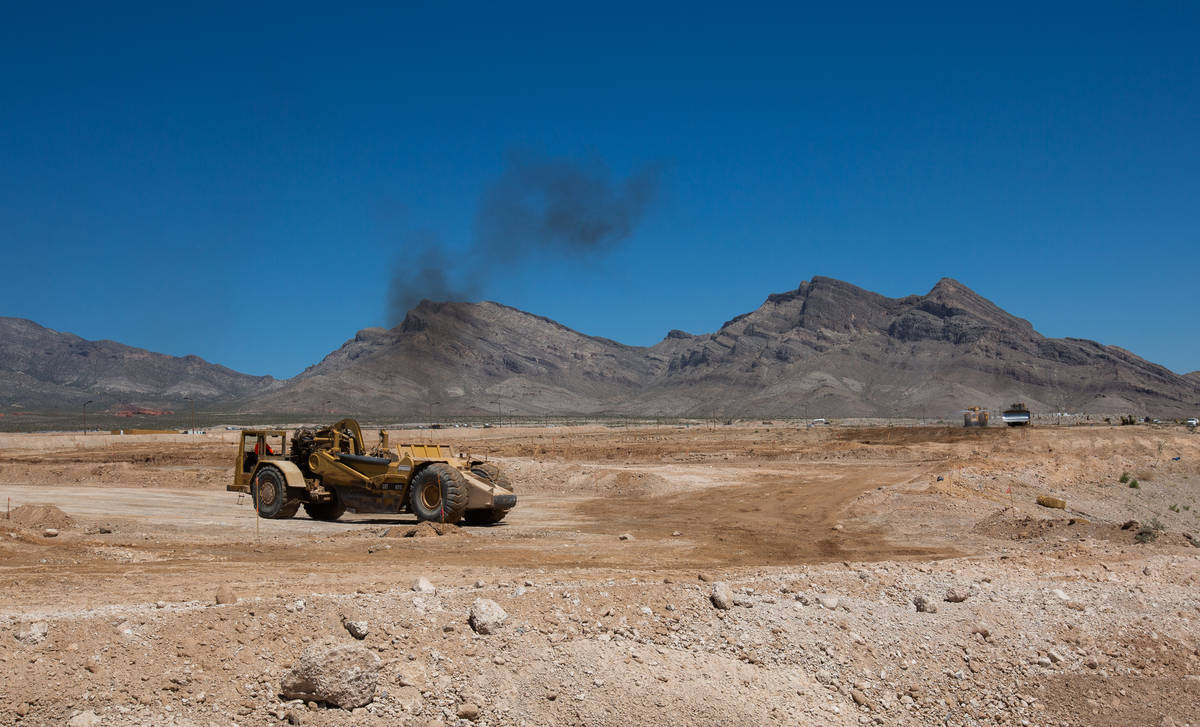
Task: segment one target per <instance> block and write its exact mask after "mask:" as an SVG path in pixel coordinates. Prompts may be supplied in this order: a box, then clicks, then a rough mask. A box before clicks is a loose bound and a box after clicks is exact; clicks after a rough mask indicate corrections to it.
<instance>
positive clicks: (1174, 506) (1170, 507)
mask: <svg viewBox="0 0 1200 727" xmlns="http://www.w3.org/2000/svg"><path fill="white" fill-rule="evenodd" d="M1167 509H1168V510H1170V511H1171V512H1179V506H1178V505H1168V506H1167Z"/></svg>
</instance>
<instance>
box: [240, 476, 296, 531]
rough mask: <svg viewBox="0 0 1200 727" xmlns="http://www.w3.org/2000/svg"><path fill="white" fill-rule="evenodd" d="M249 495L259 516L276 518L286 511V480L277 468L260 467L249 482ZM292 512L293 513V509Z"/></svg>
mask: <svg viewBox="0 0 1200 727" xmlns="http://www.w3.org/2000/svg"><path fill="white" fill-rule="evenodd" d="M250 495H251V497H252V498H253V500H252V502H253V503H254V509H255V510H257V511H258V516H259V517H261V518H267V519H272V520H273V519H276V518H278V517H279V516H280V514H281V513H284V512H286V510H285V509H284V508H285V506H286V505H287V480H285V479H284V477H283V473H282V472H280V471H279V470H278V469H276V468H274V467H261V468H259V470H258V472H256V473H255V474H254V480H253V481H252V482H251V483H250ZM292 513H293V514H295V510H293V511H292ZM285 517H290V515H285Z"/></svg>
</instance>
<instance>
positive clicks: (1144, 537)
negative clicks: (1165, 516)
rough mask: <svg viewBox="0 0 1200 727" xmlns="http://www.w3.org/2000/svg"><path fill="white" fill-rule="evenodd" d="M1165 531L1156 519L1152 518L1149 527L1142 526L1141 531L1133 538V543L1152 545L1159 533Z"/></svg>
mask: <svg viewBox="0 0 1200 727" xmlns="http://www.w3.org/2000/svg"><path fill="white" fill-rule="evenodd" d="M1165 529H1166V528H1164V527H1163V524H1162V523H1160V522H1159V521H1158V518H1154V519H1153V520H1151V521H1150V524H1149V525H1143V526H1142V529H1141V530H1139V531H1137V535H1134V536H1133V541H1134V542H1135V543H1153V542H1154V541H1155V540H1158V535H1159V533H1161V532H1162V531H1163V530H1165Z"/></svg>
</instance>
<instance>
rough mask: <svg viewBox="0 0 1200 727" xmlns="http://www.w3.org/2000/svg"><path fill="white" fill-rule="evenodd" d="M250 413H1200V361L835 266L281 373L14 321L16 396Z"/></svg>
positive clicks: (430, 310)
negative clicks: (731, 306) (574, 322)
mask: <svg viewBox="0 0 1200 727" xmlns="http://www.w3.org/2000/svg"><path fill="white" fill-rule="evenodd" d="M183 396H192V397H193V398H195V399H197V400H200V401H204V402H206V403H207V404H209V405H210V408H225V409H229V410H234V411H242V412H245V413H253V412H279V411H296V412H315V411H327V410H328V409H329V408H330V407H331V406H332V405H334V404H335V403H336V406H337V408H338V409H340V410H343V411H355V412H361V413H364V414H377V413H378V414H382V413H393V414H396V413H402V412H407V414H404V416H406V417H409V418H419V417H420V416H421V415H424V416H429V417H434V418H436V417H438V416H441V417H445V416H449V415H452V414H458V415H464V414H474V415H482V414H487V413H493V412H494V413H505V412H507V413H511V414H521V415H613V416H622V415H631V416H633V415H636V416H738V415H744V416H758V415H762V416H805V415H812V416H842V417H844V416H880V415H910V416H916V415H920V416H924V415H927V414H936V415H938V416H945V415H947V414H949V413H952V412H955V411H957V410H959V409H962V408H963V407H966V406H971V405H981V406H988V407H993V408H994V407H1002V406H1006V405H1007V404H1008V403H1011V402H1012V401H1025V402H1026V403H1028V404H1029V405H1030V406H1031V407H1033V408H1034V409H1035V410H1037V411H1062V410H1070V411H1080V412H1086V413H1095V414H1111V413H1119V412H1142V411H1147V412H1154V413H1156V414H1159V415H1163V416H1170V415H1176V414H1178V415H1192V412H1194V411H1196V410H1200V371H1197V372H1192V373H1189V374H1183V375H1180V374H1175V373H1174V372H1171V371H1170V370H1168V369H1166V368H1165V367H1163V366H1160V365H1158V364H1154V363H1152V362H1149V361H1146V360H1145V359H1142V358H1140V357H1138V356H1136V355H1135V354H1133V353H1131V352H1129V351H1126V350H1125V349H1122V348H1120V347H1117V346H1106V345H1103V344H1100V343H1097V342H1095V341H1091V340H1087V339H1078V338H1047V337H1045V336H1043V335H1042V334H1040V333H1038V332H1037V330H1036V329H1035V328H1034V326H1033V324H1032V323H1030V322H1029V321H1027V320H1025V319H1022V318H1019V317H1016V316H1013V315H1012V314H1010V313H1008V312H1007V311H1004V310H1003V309H1001V308H1000V307H999V306H996V305H995V304H994V303H992V302H991V301H989V300H987V299H986V298H984V297H983V296H980V295H979V294H978V293H976V292H975V291H973V290H971V289H970V288H969V287H967V286H966V285H964V284H962V283H960V282H959V281H957V280H954V279H952V278H942V279H940V280H939V281H938V282H937V283H936V284H935V285H934V286H933V287H932V288H931V289H930V290H929V292H928V293H925V294H924V295H915V294H914V295H908V296H903V297H899V298H889V297H886V296H883V295H880V294H878V293H874V292H872V291H868V290H865V289H863V288H860V287H858V286H855V285H853V284H851V283H848V282H844V281H840V280H836V279H833V278H827V277H822V276H816V277H813V278H812V279H811V280H807V281H803V282H801V283H800V284H799V286H798V287H797V288H796V289H795V290H791V291H785V292H782V293H772V294H770V295H768V296H767V297H766V298H765V299H764V300H763V302H762V304H760V305H759V306H758V307H757V308H755V309H754V310H752V311H748V312H746V313H743V314H741V315H738V316H734V317H733V318H731V319H729V320H728V321H726V322H725V323H723V324H722V325H721V326H720V327H719V328H718V329H717V330H715V331H712V332H710V333H700V334H693V333H688V332H686V331H682V330H678V329H672V330H670V331H668V332H667V334H666V335H665V336H664V337H663V338H662V340H660V341H658V342H657V343H655V344H654V345H652V346H631V345H627V344H622V343H620V342H617V341H613V340H611V339H608V338H603V337H599V336H591V335H587V334H584V333H581V332H579V331H575V330H573V329H571V328H569V327H567V326H565V325H563V324H561V323H558V322H557V321H554V320H552V319H550V318H547V317H545V316H540V315H537V314H534V313H529V312H527V311H522V310H519V309H517V308H513V307H511V306H507V305H504V304H502V303H496V302H491V301H484V302H481V303H464V302H432V301H422V302H421V303H420V304H419V305H417V306H416V307H414V308H413V309H412V310H410V311H409V312H408V314H407V315H406V316H405V317H404V319H403V321H401V323H400V324H398V325H397V326H395V327H393V328H391V329H385V328H378V327H376V328H364V329H362V330H360V331H358V332H357V333H355V335H354V336H353V337H352V338H350V339H348V340H347V341H346V342H345V343H343V344H342V345H341V346H339V347H338V348H337V349H335V350H333V351H331V352H329V353H328V354H327V355H326V356H324V357H323V358H322V359H321V360H320V361H318V362H316V363H314V364H313V365H311V366H309V367H308V368H306V369H305V370H304V371H302V372H301V373H300V374H298V375H296V376H295V377H292V378H291V379H286V380H282V381H278V380H275V379H272V378H271V377H254V376H247V375H245V374H240V373H238V372H236V371H232V370H231V369H227V368H225V367H223V366H220V365H217V364H211V363H209V362H207V361H204V360H203V359H200V358H198V357H194V356H186V357H172V356H166V355H163V354H156V353H153V352H150V351H146V350H144V349H137V348H134V347H130V346H125V345H124V344H120V343H116V342H112V341H86V340H84V339H82V338H79V337H78V336H74V335H73V334H64V333H59V332H57V331H52V330H50V329H47V328H44V327H42V326H39V325H38V324H36V323H34V322H32V321H25V320H23V319H12V318H0V403H4V404H6V405H11V404H15V403H20V404H22V405H27V406H28V405H34V406H59V407H66V406H77V405H79V404H81V403H82V402H83V401H85V400H86V399H96V400H97V401H105V402H112V403H117V402H136V403H137V404H148V405H153V404H159V403H164V402H174V403H176V404H178V402H179V400H180V399H181V398H182V397H183Z"/></svg>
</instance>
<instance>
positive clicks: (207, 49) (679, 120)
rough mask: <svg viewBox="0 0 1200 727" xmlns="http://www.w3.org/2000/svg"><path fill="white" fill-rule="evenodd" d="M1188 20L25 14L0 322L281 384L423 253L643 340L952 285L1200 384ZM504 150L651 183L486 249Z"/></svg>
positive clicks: (575, 10) (1199, 243) (571, 320)
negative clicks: (826, 293) (648, 188)
mask: <svg viewBox="0 0 1200 727" xmlns="http://www.w3.org/2000/svg"><path fill="white" fill-rule="evenodd" d="M1195 8H1196V6H1194V5H1189V4H1182V3H1180V4H1170V5H1161V6H1158V7H1143V6H1142V5H1134V4H1129V5H1110V4H1103V3H1100V4H1096V3H1092V4H1088V5H1086V6H1085V5H1077V6H1072V5H1063V4H1059V5H1057V6H1056V8H1054V9H1047V7H1044V6H1043V5H1041V4H1038V5H1017V4H1005V5H1002V6H996V7H992V8H978V9H964V8H962V7H960V6H959V4H955V5H949V4H948V5H944V6H935V5H927V6H922V7H905V8H903V9H897V8H895V7H894V5H893V4H880V5H873V4H856V5H851V6H844V8H843V9H840V10H836V11H835V10H829V9H823V8H818V9H813V8H808V7H805V6H803V5H795V6H791V7H788V8H786V9H784V8H781V7H775V6H770V5H761V6H754V5H747V4H742V5H737V6H732V5H728V4H724V5H712V6H704V5H696V4H679V5H665V4H664V5H648V4H640V5H621V4H603V5H596V4H592V5H580V6H573V5H571V4H562V3H556V4H550V5H546V6H535V5H526V6H520V7H516V6H507V7H504V8H502V9H497V7H496V6H495V5H494V4H487V5H480V6H474V7H472V6H467V5H447V4H430V5H427V6H425V5H407V6H402V5H399V4H392V5H389V6H385V7H370V6H361V5H354V4H342V5H339V6H324V7H322V6H305V5H303V4H297V3H289V4H286V5H284V4H279V5H259V6H257V7H255V8H250V9H247V8H244V7H241V6H240V5H233V4H228V5H225V4H220V3H210V4H206V5H204V6H203V7H202V8H198V9H194V10H189V9H186V8H183V7H176V6H175V5H174V4H163V3H156V4H146V5H142V6H138V5H134V4H125V5H123V6H119V7H118V6H104V7H101V6H96V5H95V4H83V3H80V4H78V5H77V6H76V7H68V6H61V7H55V8H49V9H46V8H37V9H33V8H30V7H26V8H20V9H15V8H10V9H9V11H8V13H7V16H6V22H5V23H4V24H3V25H2V26H0V64H2V65H3V68H4V69H5V72H4V73H3V74H0V246H2V249H3V251H4V254H5V261H6V264H7V267H8V270H9V275H8V279H7V280H6V282H5V285H4V286H3V287H0V315H8V316H19V317H24V318H30V319H33V320H35V321H37V322H39V323H41V324H43V325H46V326H49V327H51V328H55V329H58V330H65V331H70V332H73V333H77V334H79V335H82V336H84V337H86V338H109V339H113V340H117V341H121V342H123V343H128V344H131V345H136V346H142V347H145V348H149V349H153V350H157V351H162V352H165V353H171V354H179V355H182V354H189V353H194V354H197V355H200V356H203V357H204V358H207V359H209V360H211V361H215V362H218V363H222V364H225V365H227V366H230V367H233V368H235V369H238V370H242V371H246V372H248V373H254V374H263V373H269V374H273V375H276V376H290V375H293V374H295V373H297V372H299V371H300V370H301V369H303V368H304V367H305V366H307V365H309V364H312V363H315V362H316V361H318V360H319V359H320V358H321V357H322V356H323V355H324V354H326V353H328V352H329V351H331V350H333V349H334V348H336V347H337V346H339V345H340V344H341V343H342V342H343V341H345V340H346V339H348V338H350V337H352V336H353V334H354V332H355V331H356V330H358V329H360V328H364V327H368V326H376V325H387V324H388V320H387V289H388V283H389V280H390V278H391V276H392V274H393V271H394V269H395V266H396V265H397V264H404V263H405V262H406V261H416V260H418V259H419V258H420V257H421V253H422V249H423V248H425V247H430V246H432V247H437V248H438V249H439V250H441V251H442V252H443V253H444V255H445V256H446V258H447V259H448V260H450V261H451V263H450V266H449V267H450V268H451V269H450V270H448V273H449V274H450V275H451V276H452V277H453V276H457V275H460V274H461V275H466V274H468V273H470V274H472V275H476V276H479V278H480V280H482V282H481V284H480V286H479V289H478V291H477V292H478V295H479V297H481V298H486V299H490V300H496V301H499V302H502V303H506V304H509V305H512V306H516V307H518V308H522V309H524V310H528V311H531V312H534V313H537V314H539V315H544V316H548V317H550V318H553V319H555V320H558V321H560V322H562V323H564V324H565V325H568V326H571V327H572V328H575V329H577V330H580V331H582V332H584V333H588V334H593V335H600V336H606V337H609V338H613V339H616V340H618V341H622V342H625V343H630V344H644V345H648V344H652V343H654V342H656V341H658V340H659V339H661V338H662V337H663V336H664V335H665V334H666V332H667V331H668V330H669V329H671V328H681V329H684V330H688V331H691V332H694V333H701V332H708V331H713V330H715V329H716V328H718V327H719V326H720V325H721V324H722V323H723V322H724V321H726V320H728V319H729V318H732V317H733V316H735V315H737V314H740V313H743V312H746V311H749V310H752V309H753V308H755V307H757V306H758V305H759V304H761V302H762V301H763V300H764V299H765V297H766V296H767V295H768V294H769V293H773V292H781V291H785V290H791V289H794V288H795V287H796V286H797V285H798V284H799V283H800V281H802V280H806V279H809V278H811V277H812V276H814V275H825V276H830V277H836V278H840V279H843V280H847V281H849V282H852V283H854V284H856V285H859V286H862V287H864V288H867V289H869V290H874V291H877V292H880V293H883V294H885V295H892V296H902V295H907V294H910V293H924V292H927V291H928V290H929V288H931V287H932V286H933V285H934V283H936V282H937V280H938V279H939V278H941V277H943V276H948V277H953V278H956V279H958V280H960V281H962V282H963V283H965V284H966V285H968V286H970V287H972V288H973V289H975V290H976V291H977V292H979V293H980V294H982V295H984V296H986V297H988V298H990V299H991V300H993V301H995V302H996V303H997V304H998V305H1000V306H1001V307H1003V308H1005V309H1007V310H1009V311H1010V312H1012V313H1014V314H1016V315H1019V316H1022V317H1024V318H1027V319H1029V320H1030V321H1032V322H1033V324H1034V326H1035V327H1036V328H1037V329H1038V330H1039V331H1040V332H1042V333H1043V334H1046V335H1052V336H1077V337H1084V338H1093V339H1096V340H1099V341H1101V342H1103V343H1107V344H1114V345H1120V346H1123V347H1125V348H1128V349H1130V350H1132V351H1134V352H1135V353H1137V354H1139V355H1141V356H1144V357H1146V358H1148V359H1150V360H1152V361H1156V362H1159V363H1162V364H1164V365H1166V366H1168V367H1170V368H1172V369H1174V370H1176V371H1180V372H1185V371H1191V370H1195V369H1200V335H1197V334H1198V333H1200V330H1198V329H1200V324H1198V323H1197V321H1198V320H1200V316H1197V313H1196V312H1197V305H1198V301H1200V296H1198V291H1197V285H1196V283H1197V273H1198V272H1200V53H1197V52H1196V49H1197V48H1198V47H1200V11H1197V10H1196V9H1195ZM514 152H520V153H530V154H533V155H536V156H538V157H540V158H544V159H550V160H570V161H573V162H579V163H581V164H587V165H590V168H595V169H605V170H607V175H608V177H609V178H610V179H611V180H612V182H613V183H614V184H619V183H620V182H621V181H622V180H624V179H626V178H628V177H629V176H631V175H635V174H637V173H638V171H639V170H644V169H646V168H647V167H648V166H653V167H654V168H656V169H658V170H660V172H659V185H658V191H657V195H656V196H655V198H654V200H653V202H652V203H651V204H650V205H649V206H648V207H647V209H646V210H645V213H644V215H642V216H641V217H640V220H639V223H638V224H637V226H636V227H635V228H634V229H633V231H632V234H631V235H629V236H627V237H625V238H623V239H621V240H619V241H616V242H615V243H614V244H613V245H611V246H610V247H609V248H608V249H606V250H605V251H602V252H598V253H593V254H588V255H578V254H575V255H567V254H556V253H554V252H553V251H547V252H546V254H540V255H535V256H531V257H530V258H528V259H525V260H523V261H515V262H512V261H509V262H506V261H500V260H489V259H487V258H488V257H490V256H488V255H481V254H479V250H478V248H477V247H476V246H473V243H472V241H473V239H474V238H475V236H476V235H477V230H476V229H475V214H476V210H477V209H478V206H479V202H480V199H481V197H482V196H483V195H484V194H485V192H486V191H487V190H488V189H489V187H490V185H493V184H494V183H495V181H496V180H497V179H499V178H501V177H502V176H503V175H504V174H505V170H506V164H507V163H508V161H507V160H508V159H510V158H511V155H512V154H513V153H514ZM510 263H511V264H510ZM480 271H482V272H480Z"/></svg>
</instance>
